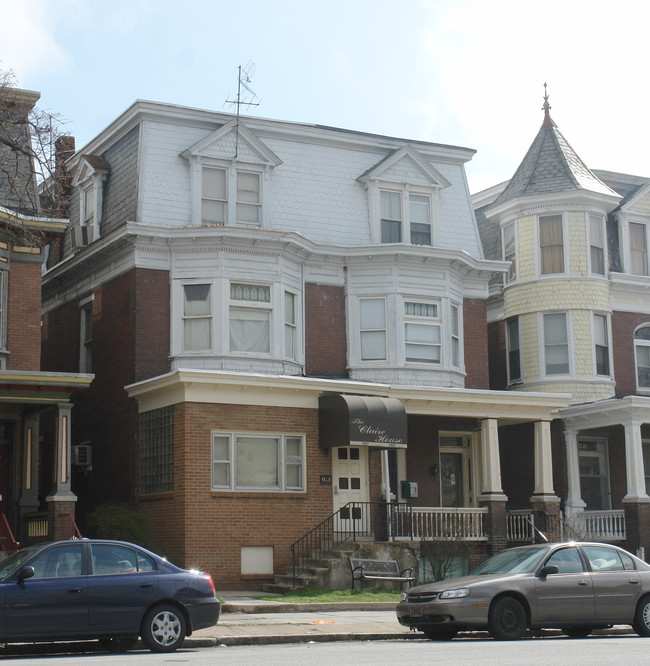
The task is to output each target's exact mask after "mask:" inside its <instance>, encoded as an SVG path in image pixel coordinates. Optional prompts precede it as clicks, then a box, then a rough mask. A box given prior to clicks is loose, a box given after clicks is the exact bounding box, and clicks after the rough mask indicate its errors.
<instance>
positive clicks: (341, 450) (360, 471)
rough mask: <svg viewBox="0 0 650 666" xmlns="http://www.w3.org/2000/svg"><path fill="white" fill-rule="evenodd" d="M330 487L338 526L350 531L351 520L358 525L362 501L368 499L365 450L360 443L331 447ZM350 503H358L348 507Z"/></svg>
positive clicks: (359, 524)
mask: <svg viewBox="0 0 650 666" xmlns="http://www.w3.org/2000/svg"><path fill="white" fill-rule="evenodd" d="M332 487H333V491H334V502H333V507H334V511H335V512H336V511H338V510H339V509H340V510H341V513H340V516H341V525H340V527H341V529H342V530H345V531H347V530H351V529H352V527H353V525H352V521H357V523H356V527H357V528H360V527H361V519H362V517H363V515H364V513H365V508H364V505H363V504H362V503H363V502H368V501H369V499H370V491H369V489H368V449H367V448H365V447H363V446H338V447H335V448H333V449H332ZM349 502H358V503H359V504H358V505H353V506H350V507H347V506H346V505H347V504H348V503H349Z"/></svg>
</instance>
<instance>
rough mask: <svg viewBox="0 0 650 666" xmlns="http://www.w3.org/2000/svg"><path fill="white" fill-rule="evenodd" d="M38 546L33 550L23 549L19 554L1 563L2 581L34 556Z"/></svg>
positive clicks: (0, 578)
mask: <svg viewBox="0 0 650 666" xmlns="http://www.w3.org/2000/svg"><path fill="white" fill-rule="evenodd" d="M35 549H36V546H34V547H32V548H23V549H22V550H19V551H18V552H17V553H14V554H13V555H10V556H9V557H7V558H6V559H4V560H2V561H1V562H0V580H2V579H3V578H6V577H7V576H8V575H9V574H10V573H11V572H12V571H13V570H14V569H15V568H16V567H18V566H20V565H21V564H22V563H23V562H24V561H25V560H26V559H27V558H28V557H30V555H32V554H33V552H34V550H35Z"/></svg>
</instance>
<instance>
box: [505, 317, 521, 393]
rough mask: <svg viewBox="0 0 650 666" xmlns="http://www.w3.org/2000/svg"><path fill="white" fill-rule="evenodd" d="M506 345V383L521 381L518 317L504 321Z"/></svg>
mask: <svg viewBox="0 0 650 666" xmlns="http://www.w3.org/2000/svg"><path fill="white" fill-rule="evenodd" d="M506 345H507V349H508V356H507V360H508V384H514V383H515V382H520V381H521V343H520V339H519V317H513V318H512V319H508V320H507V321H506Z"/></svg>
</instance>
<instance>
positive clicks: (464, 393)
mask: <svg viewBox="0 0 650 666" xmlns="http://www.w3.org/2000/svg"><path fill="white" fill-rule="evenodd" d="M125 389H126V391H127V392H128V394H129V397H131V398H136V399H137V400H138V404H139V410H140V412H145V411H150V410H152V409H158V408H160V407H165V406H169V405H173V404H176V403H181V402H200V403H211V404H212V403H219V404H246V405H260V404H261V405H266V406H286V407H294V408H305V409H317V408H318V397H319V396H320V395H323V394H326V393H345V394H352V395H365V396H377V397H385V398H397V399H398V400H400V401H401V402H402V403H403V404H404V406H405V408H406V411H407V413H410V414H429V415H445V416H458V417H466V418H476V419H485V418H494V419H497V420H499V421H500V422H501V423H503V424H507V423H508V422H510V423H520V422H526V421H536V420H552V419H554V418H557V417H558V413H557V410H558V409H560V408H562V407H565V406H567V405H568V404H569V401H570V399H571V396H570V395H568V394H562V393H532V392H526V393H515V392H509V391H487V390H470V389H449V388H425V387H401V386H391V385H387V384H376V383H364V382H357V381H351V380H333V379H332V380H330V379H321V378H312V377H289V376H284V375H260V374H244V373H242V374H235V373H226V372H220V371H210V370H183V369H179V370H177V371H175V372H172V373H168V374H165V375H160V376H158V377H154V378H152V379H148V380H144V381H142V382H138V383H136V384H130V385H128V386H126V387H125Z"/></svg>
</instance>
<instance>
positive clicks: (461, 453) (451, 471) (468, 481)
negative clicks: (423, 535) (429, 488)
mask: <svg viewBox="0 0 650 666" xmlns="http://www.w3.org/2000/svg"><path fill="white" fill-rule="evenodd" d="M471 452H472V438H471V435H469V434H466V433H458V434H456V433H447V434H441V435H440V506H442V507H449V508H451V507H465V506H473V504H474V492H473V487H474V483H473V482H472V481H473V480H472V465H471V460H472V454H471Z"/></svg>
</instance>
